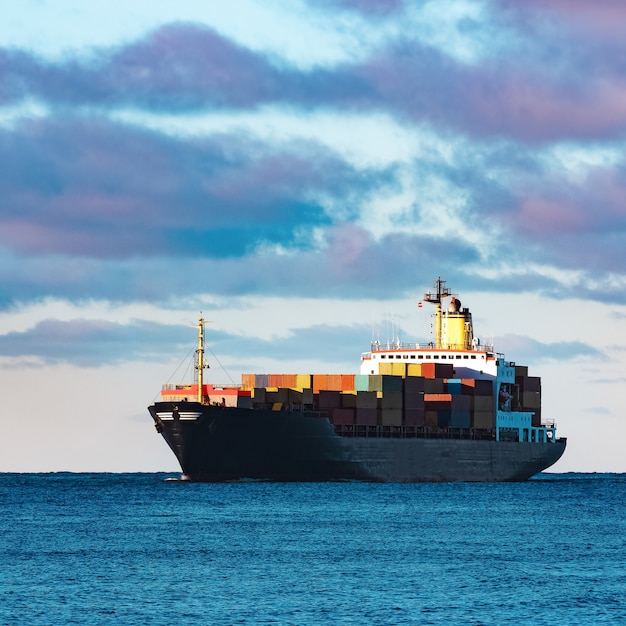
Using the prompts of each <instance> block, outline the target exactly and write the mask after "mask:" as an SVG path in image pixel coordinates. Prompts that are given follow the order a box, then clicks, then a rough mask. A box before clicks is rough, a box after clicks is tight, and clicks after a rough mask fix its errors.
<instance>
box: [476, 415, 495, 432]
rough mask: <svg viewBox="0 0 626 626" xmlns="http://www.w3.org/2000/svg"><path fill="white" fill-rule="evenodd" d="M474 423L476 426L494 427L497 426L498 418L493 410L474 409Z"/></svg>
mask: <svg viewBox="0 0 626 626" xmlns="http://www.w3.org/2000/svg"><path fill="white" fill-rule="evenodd" d="M472 425H473V427H474V428H481V429H488V430H490V429H493V428H495V426H496V419H495V416H494V414H493V411H474V413H472Z"/></svg>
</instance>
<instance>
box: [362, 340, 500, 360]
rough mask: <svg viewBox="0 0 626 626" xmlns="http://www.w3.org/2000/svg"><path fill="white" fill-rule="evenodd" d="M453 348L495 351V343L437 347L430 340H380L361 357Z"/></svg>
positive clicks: (374, 342)
mask: <svg viewBox="0 0 626 626" xmlns="http://www.w3.org/2000/svg"><path fill="white" fill-rule="evenodd" d="M435 349H437V350H453V351H460V350H462V351H464V352H465V351H469V352H494V347H493V344H480V343H479V344H476V345H473V346H472V347H471V348H466V347H465V346H464V345H463V344H447V345H442V346H441V347H440V348H435V344H434V342H432V341H429V342H423V343H421V342H408V343H405V342H402V341H395V342H390V341H388V342H387V343H384V344H383V343H380V342H379V341H373V342H372V343H371V345H370V352H363V354H362V355H361V358H365V359H369V358H370V357H371V353H372V352H380V351H381V350H435Z"/></svg>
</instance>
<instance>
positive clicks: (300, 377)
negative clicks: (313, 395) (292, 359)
mask: <svg viewBox="0 0 626 626" xmlns="http://www.w3.org/2000/svg"><path fill="white" fill-rule="evenodd" d="M312 388H313V380H312V376H311V374H296V389H299V390H300V391H302V390H303V389H312Z"/></svg>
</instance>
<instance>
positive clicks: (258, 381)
mask: <svg viewBox="0 0 626 626" xmlns="http://www.w3.org/2000/svg"><path fill="white" fill-rule="evenodd" d="M254 379H255V380H254V386H255V387H256V388H259V389H260V388H261V387H263V388H264V389H266V388H267V387H269V386H270V377H269V374H255V375H254Z"/></svg>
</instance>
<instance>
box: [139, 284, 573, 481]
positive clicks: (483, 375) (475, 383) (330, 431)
mask: <svg viewBox="0 0 626 626" xmlns="http://www.w3.org/2000/svg"><path fill="white" fill-rule="evenodd" d="M423 302H424V304H430V305H434V306H435V312H434V337H433V338H432V339H433V340H432V341H430V342H427V343H402V342H400V341H399V340H398V341H393V342H391V343H387V344H385V345H382V344H381V343H380V342H379V341H373V342H372V343H371V345H370V350H369V351H367V352H364V353H363V354H362V355H361V367H360V372H359V373H358V374H243V375H242V377H241V384H240V385H215V384H205V383H204V381H203V372H204V369H205V368H206V363H205V360H204V342H205V337H204V320H203V318H202V314H201V315H200V319H199V320H198V347H197V350H196V354H195V372H196V375H195V381H194V382H193V383H190V384H187V385H163V388H162V390H161V399H160V401H158V402H155V403H154V404H153V405H151V406H150V407H148V410H149V412H150V415H151V416H152V418H153V420H154V424H155V427H156V430H157V432H158V433H160V434H161V435H162V436H163V438H164V439H165V441H166V442H167V444H168V445H169V447H170V448H171V450H172V452H173V453H174V454H175V455H176V458H177V459H178V462H179V463H180V466H181V468H182V479H184V480H190V481H198V482H222V481H237V480H267V481H343V480H357V481H372V482H374V481H375V482H444V481H467V482H469V481H523V480H527V479H529V478H530V477H531V476H533V475H535V474H537V473H539V472H541V471H542V470H544V469H546V468H548V467H550V466H551V465H553V464H554V463H556V461H558V459H559V458H560V457H561V455H562V454H563V452H564V451H565V446H566V439H564V438H557V436H556V424H555V423H554V421H553V420H545V419H543V418H542V414H541V379H540V378H539V377H536V376H529V374H528V368H527V367H526V366H521V365H517V364H516V363H514V362H513V361H507V360H506V359H505V357H504V355H503V354H502V353H499V352H495V351H494V348H493V346H492V345H484V344H482V343H481V342H480V340H479V339H478V338H477V337H475V336H474V331H473V325H472V316H471V313H470V311H469V309H468V308H463V307H462V306H461V301H460V300H459V299H458V298H457V297H456V296H455V295H454V294H452V292H451V291H450V289H449V288H448V287H447V286H446V281H444V280H441V279H437V280H436V281H435V283H434V290H433V291H429V292H427V293H426V294H425V296H424V300H423ZM420 306H422V302H420Z"/></svg>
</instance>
